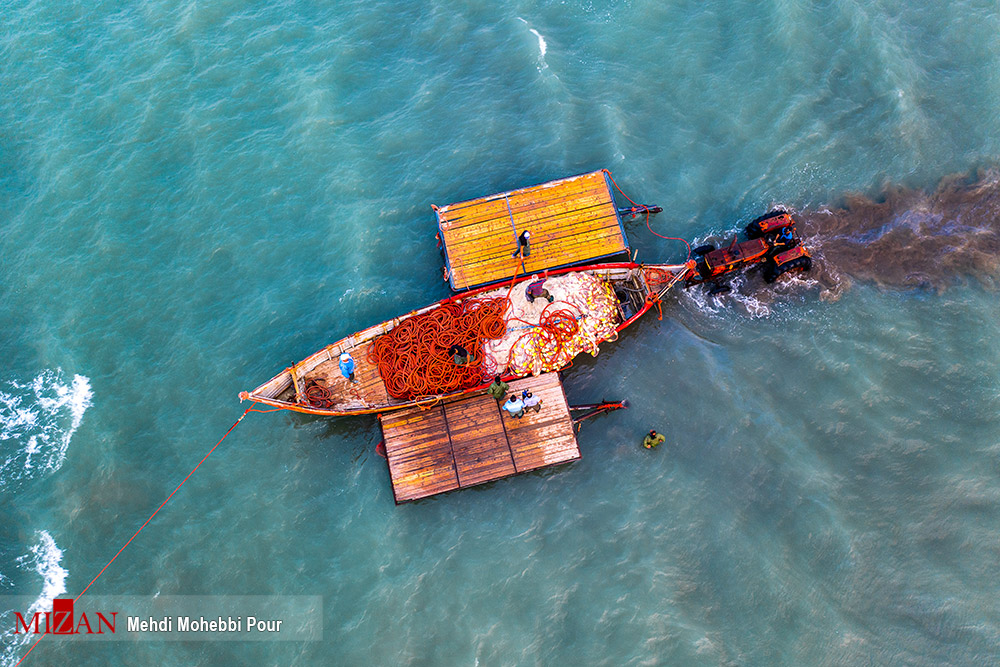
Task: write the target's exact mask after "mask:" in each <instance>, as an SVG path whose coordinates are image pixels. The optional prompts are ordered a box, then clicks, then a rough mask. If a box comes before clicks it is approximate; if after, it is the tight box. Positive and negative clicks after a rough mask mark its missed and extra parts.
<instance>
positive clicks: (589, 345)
mask: <svg viewBox="0 0 1000 667" xmlns="http://www.w3.org/2000/svg"><path fill="white" fill-rule="evenodd" d="M690 271H691V267H690V265H689V264H650V265H643V264H636V263H634V262H617V263H605V264H591V265H587V266H580V267H573V268H564V269H559V270H555V271H548V272H545V273H540V274H536V275H532V276H521V277H519V278H515V279H512V280H510V281H508V282H506V283H503V284H499V285H498V284H492V285H488V286H485V287H481V288H478V289H474V290H471V291H468V292H463V293H460V294H456V295H453V296H451V297H449V298H447V299H442V300H441V301H438V302H437V303H435V304H432V305H430V306H427V307H425V308H421V309H420V310H415V311H412V312H410V313H407V314H406V315H403V316H401V317H397V318H394V319H392V320H389V321H387V322H382V323H381V324H376V325H374V326H371V327H368V328H367V329H364V330H362V331H359V332H357V333H355V334H353V335H351V336H348V337H346V338H343V339H341V340H338V341H337V342H335V343H331V344H329V345H327V346H326V347H324V348H322V349H321V350H319V351H318V352H316V353H314V354H312V355H310V356H308V357H306V358H305V359H303V360H302V361H300V362H298V363H296V364H294V365H293V366H291V367H290V368H286V369H284V370H283V371H281V372H280V373H278V374H277V375H275V376H274V377H273V378H271V379H270V380H268V381H267V382H265V383H264V384H262V385H260V386H259V387H257V388H256V389H253V390H252V391H248V392H242V393H241V394H240V398H241V399H249V400H252V401H256V402H258V403H263V404H266V405H270V406H273V407H275V408H284V409H286V410H294V411H296V412H304V413H309V414H316V415H358V414H368V413H376V412H386V411H389V410H396V409H400V408H405V407H412V406H414V405H422V406H430V405H433V404H435V403H437V402H439V401H441V400H442V399H444V398H448V397H453V396H458V395H461V394H464V393H471V392H475V391H482V390H483V389H484V388H485V387H486V386H487V385H488V384H489V383H490V382H491V381H492V378H493V377H494V375H501V376H503V377H504V379H507V380H509V379H514V378H518V377H525V376H527V375H529V374H538V373H541V372H545V371H552V370H559V369H561V368H565V367H566V366H568V365H570V364H571V363H572V360H573V357H575V356H576V355H577V354H579V353H580V352H582V351H589V352H590V353H591V354H594V355H596V354H597V352H598V346H599V345H600V344H601V343H604V342H607V341H613V340H615V339H616V338H617V337H618V333H619V332H621V331H622V330H623V329H625V328H626V327H628V326H629V325H630V324H632V323H633V322H635V321H636V320H638V319H639V318H640V317H642V316H643V315H644V314H645V313H646V312H647V311H649V310H650V308H652V307H653V306H654V305H656V304H658V303H659V300H660V298H661V297H662V295H663V294H664V293H665V292H666V291H667V290H669V289H670V288H671V287H672V286H673V285H675V284H676V283H677V282H679V281H682V280H683V279H684V278H686V277H687V275H688V274H689V272H690ZM541 281H544V282H541ZM540 282H541V284H540V285H538V284H537V283H540ZM533 284H535V287H534V288H533V290H534V292H539V291H540V290H541V289H544V290H546V291H547V292H548V295H547V296H548V297H551V298H545V297H544V296H543V297H538V298H534V300H533V301H532V300H531V299H529V297H528V294H527V288H528V287H529V286H532V285H533ZM487 311H488V312H487ZM497 317H501V318H502V320H500V326H499V327H497V319H496V318H497ZM490 318H492V319H490ZM470 321H476V322H480V321H482V322H487V323H488V324H489V327H488V328H489V329H491V330H490V331H487V332H486V335H482V332H480V333H479V334H476V335H475V336H474V335H473V334H471V333H469V332H468V331H466V330H465V329H463V327H464V326H465V324H467V323H468V322H470ZM417 322H423V323H425V324H427V326H429V327H430V328H431V330H432V331H433V333H434V335H426V334H423V333H419V332H415V331H411V329H413V328H414V327H415V326H417V325H416V323H417ZM442 322H450V323H451V325H449V326H452V328H451V329H442V328H441V327H442V326H444V325H442ZM572 332H575V333H572ZM404 333H405V334H406V335H405V336H402V337H400V336H401V334H404ZM571 333H572V335H570V334H571ZM494 334H496V335H494ZM394 336H395V337H396V338H397V339H399V340H395V339H393V337H394ZM393 340H395V342H389V343H387V342H386V341H393ZM466 340H475V341H476V346H475V347H471V348H470V349H468V350H467V351H468V352H469V353H470V354H469V357H470V359H469V362H468V363H467V364H463V365H458V364H457V363H456V362H455V361H454V359H453V350H451V349H449V348H450V346H451V345H452V344H453V343H455V342H458V341H466ZM400 341H402V342H400ZM416 346H422V347H420V350H421V352H420V354H419V355H418V356H417V357H416V359H417V362H416V365H414V362H413V359H414V357H413V356H412V355H410V357H407V358H408V359H409V361H405V362H404V357H405V355H406V354H409V353H410V352H412V349H409V348H414V347H416ZM344 353H347V354H349V355H350V356H351V358H352V359H353V361H354V364H355V371H354V380H355V381H354V382H351V381H349V380H348V378H347V377H345V376H344V375H343V374H342V373H341V369H340V365H339V358H340V356H341V355H342V354H344ZM505 355H506V357H505ZM452 371H454V372H452ZM456 373H457V376H459V380H460V384H459V385H457V386H456V384H455V377H452V376H454V375H455V374H456ZM418 376H420V378H421V382H422V384H420V385H415V387H416V388H414V387H413V386H405V383H406V382H409V381H411V380H414V379H415V378H418ZM444 376H447V377H444ZM428 386H430V387H431V390H430V391H427V387H428Z"/></svg>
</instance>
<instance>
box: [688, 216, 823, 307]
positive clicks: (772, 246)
mask: <svg viewBox="0 0 1000 667" xmlns="http://www.w3.org/2000/svg"><path fill="white" fill-rule="evenodd" d="M746 235H747V240H746V241H743V242H742V243H737V242H736V238H735V237H734V238H733V242H732V243H731V244H729V246H728V247H726V248H720V249H718V250H716V248H715V246H713V245H703V246H698V247H697V248H695V249H694V251H693V254H694V256H695V267H694V269H692V270H691V271H690V272H689V273H688V276H687V278H686V280H685V287H691V286H693V285H701V284H703V283H710V284H712V287H711V288H710V290H709V292H710V293H711V294H721V293H723V292H728V291H729V289H730V288H729V286H728V285H725V284H723V283H722V280H723V279H725V278H726V277H728V276H731V275H733V274H734V273H736V272H738V271H741V270H743V269H746V268H749V267H751V266H754V265H756V264H763V265H764V271H763V274H764V281H765V282H768V283H773V282H774V281H775V280H777V279H778V276H780V275H782V274H784V273H788V272H790V271H808V270H809V269H811V268H812V256H811V255H810V254H809V251H808V250H807V249H806V247H805V246H803V245H802V239H801V238H800V237H799V235H798V231H797V230H796V229H795V221H794V220H793V219H792V216H791V215H790V214H789V213H788V212H787V211H781V210H774V211H771V212H770V213H767V214H766V215H762V216H760V217H759V218H757V219H755V220H754V221H753V222H751V223H750V224H749V225H747V227H746Z"/></svg>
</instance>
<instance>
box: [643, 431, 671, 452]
mask: <svg viewBox="0 0 1000 667" xmlns="http://www.w3.org/2000/svg"><path fill="white" fill-rule="evenodd" d="M666 439H667V437H666V436H665V435H663V434H662V433H657V432H656V431H650V432H649V435H647V436H646V437H645V438H643V439H642V446H643V447H645V448H646V449H655V448H656V447H657V446H658V445H660V444H662V443H663V441H664V440H666Z"/></svg>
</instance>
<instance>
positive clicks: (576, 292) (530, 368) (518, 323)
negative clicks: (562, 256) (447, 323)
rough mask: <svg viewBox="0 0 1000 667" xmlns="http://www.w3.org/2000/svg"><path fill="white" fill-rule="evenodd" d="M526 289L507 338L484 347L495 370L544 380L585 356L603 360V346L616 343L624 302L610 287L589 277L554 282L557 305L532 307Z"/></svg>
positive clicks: (550, 283) (517, 295) (515, 294)
mask: <svg viewBox="0 0 1000 667" xmlns="http://www.w3.org/2000/svg"><path fill="white" fill-rule="evenodd" d="M525 285H526V284H525V283H522V284H520V285H518V286H516V287H515V288H514V290H513V291H512V292H511V294H510V310H509V311H508V315H507V334H506V335H505V336H503V338H500V339H499V340H492V341H487V342H486V343H485V345H484V347H483V353H484V356H485V357H486V360H487V363H488V364H489V365H491V366H495V367H498V368H503V367H506V368H507V370H508V372H509V373H511V374H513V375H518V376H521V375H528V374H529V373H531V374H534V375H538V374H539V373H544V372H546V371H553V370H557V369H560V368H563V367H564V366H566V365H567V364H569V362H570V361H572V359H573V357H575V356H576V355H578V354H580V353H581V352H584V351H589V352H590V353H591V354H593V355H594V356H597V351H598V350H597V344H598V343H599V342H600V341H602V340H605V339H607V338H613V337H614V333H615V327H617V325H618V319H619V318H618V308H617V303H618V301H617V299H616V298H615V293H614V290H613V289H612V287H611V285H610V284H609V283H607V282H606V281H604V280H601V279H600V278H597V277H595V276H592V275H590V274H587V273H568V274H565V275H562V276H557V277H554V278H548V279H547V280H546V281H545V283H544V285H543V287H544V288H545V289H547V290H548V291H549V294H551V295H552V297H553V299H554V300H553V302H552V303H549V302H548V301H547V300H546V299H535V301H534V302H533V303H529V302H528V300H527V298H526V297H525V294H524V287H525Z"/></svg>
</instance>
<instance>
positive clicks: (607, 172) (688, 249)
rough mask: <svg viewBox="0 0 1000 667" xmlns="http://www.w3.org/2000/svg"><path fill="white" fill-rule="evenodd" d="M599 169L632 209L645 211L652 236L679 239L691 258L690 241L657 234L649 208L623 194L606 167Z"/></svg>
mask: <svg viewBox="0 0 1000 667" xmlns="http://www.w3.org/2000/svg"><path fill="white" fill-rule="evenodd" d="M601 171H603V172H604V173H605V174H607V175H608V178H609V179H610V180H611V182H612V183H614V184H615V189H616V190H618V192H621V194H622V197H625V199H628V201H629V203H630V204H632V206H633V209H632V210H633V211H637V210H638V209H643V210H644V211H645V213H646V228H647V229H649V231H650V232H651V233H652V234H653V235H654V236H659V237H660V238H661V239H666V240H668V241H680V242H681V243H683V244H684V245H685V246H687V251H688V254H687V256H688V259H691V244H690V243H688V242H687V241H686V240H684V239H682V238H679V237H676V236H664V235H663V234H657V233H656V232H654V231H653V228H652V226H650V224H649V208H648V207H645V206H640V205H639V204H636V203H635V202H634V201H632V200H631V199H630V198H629V196H628V195H627V194H625V193H624V192H623V191H622V189H621V188H620V187H618V184H617V183H615V179H614V178H613V177H612V176H611V172H610V171H608V170H607V169H602V170H601Z"/></svg>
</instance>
